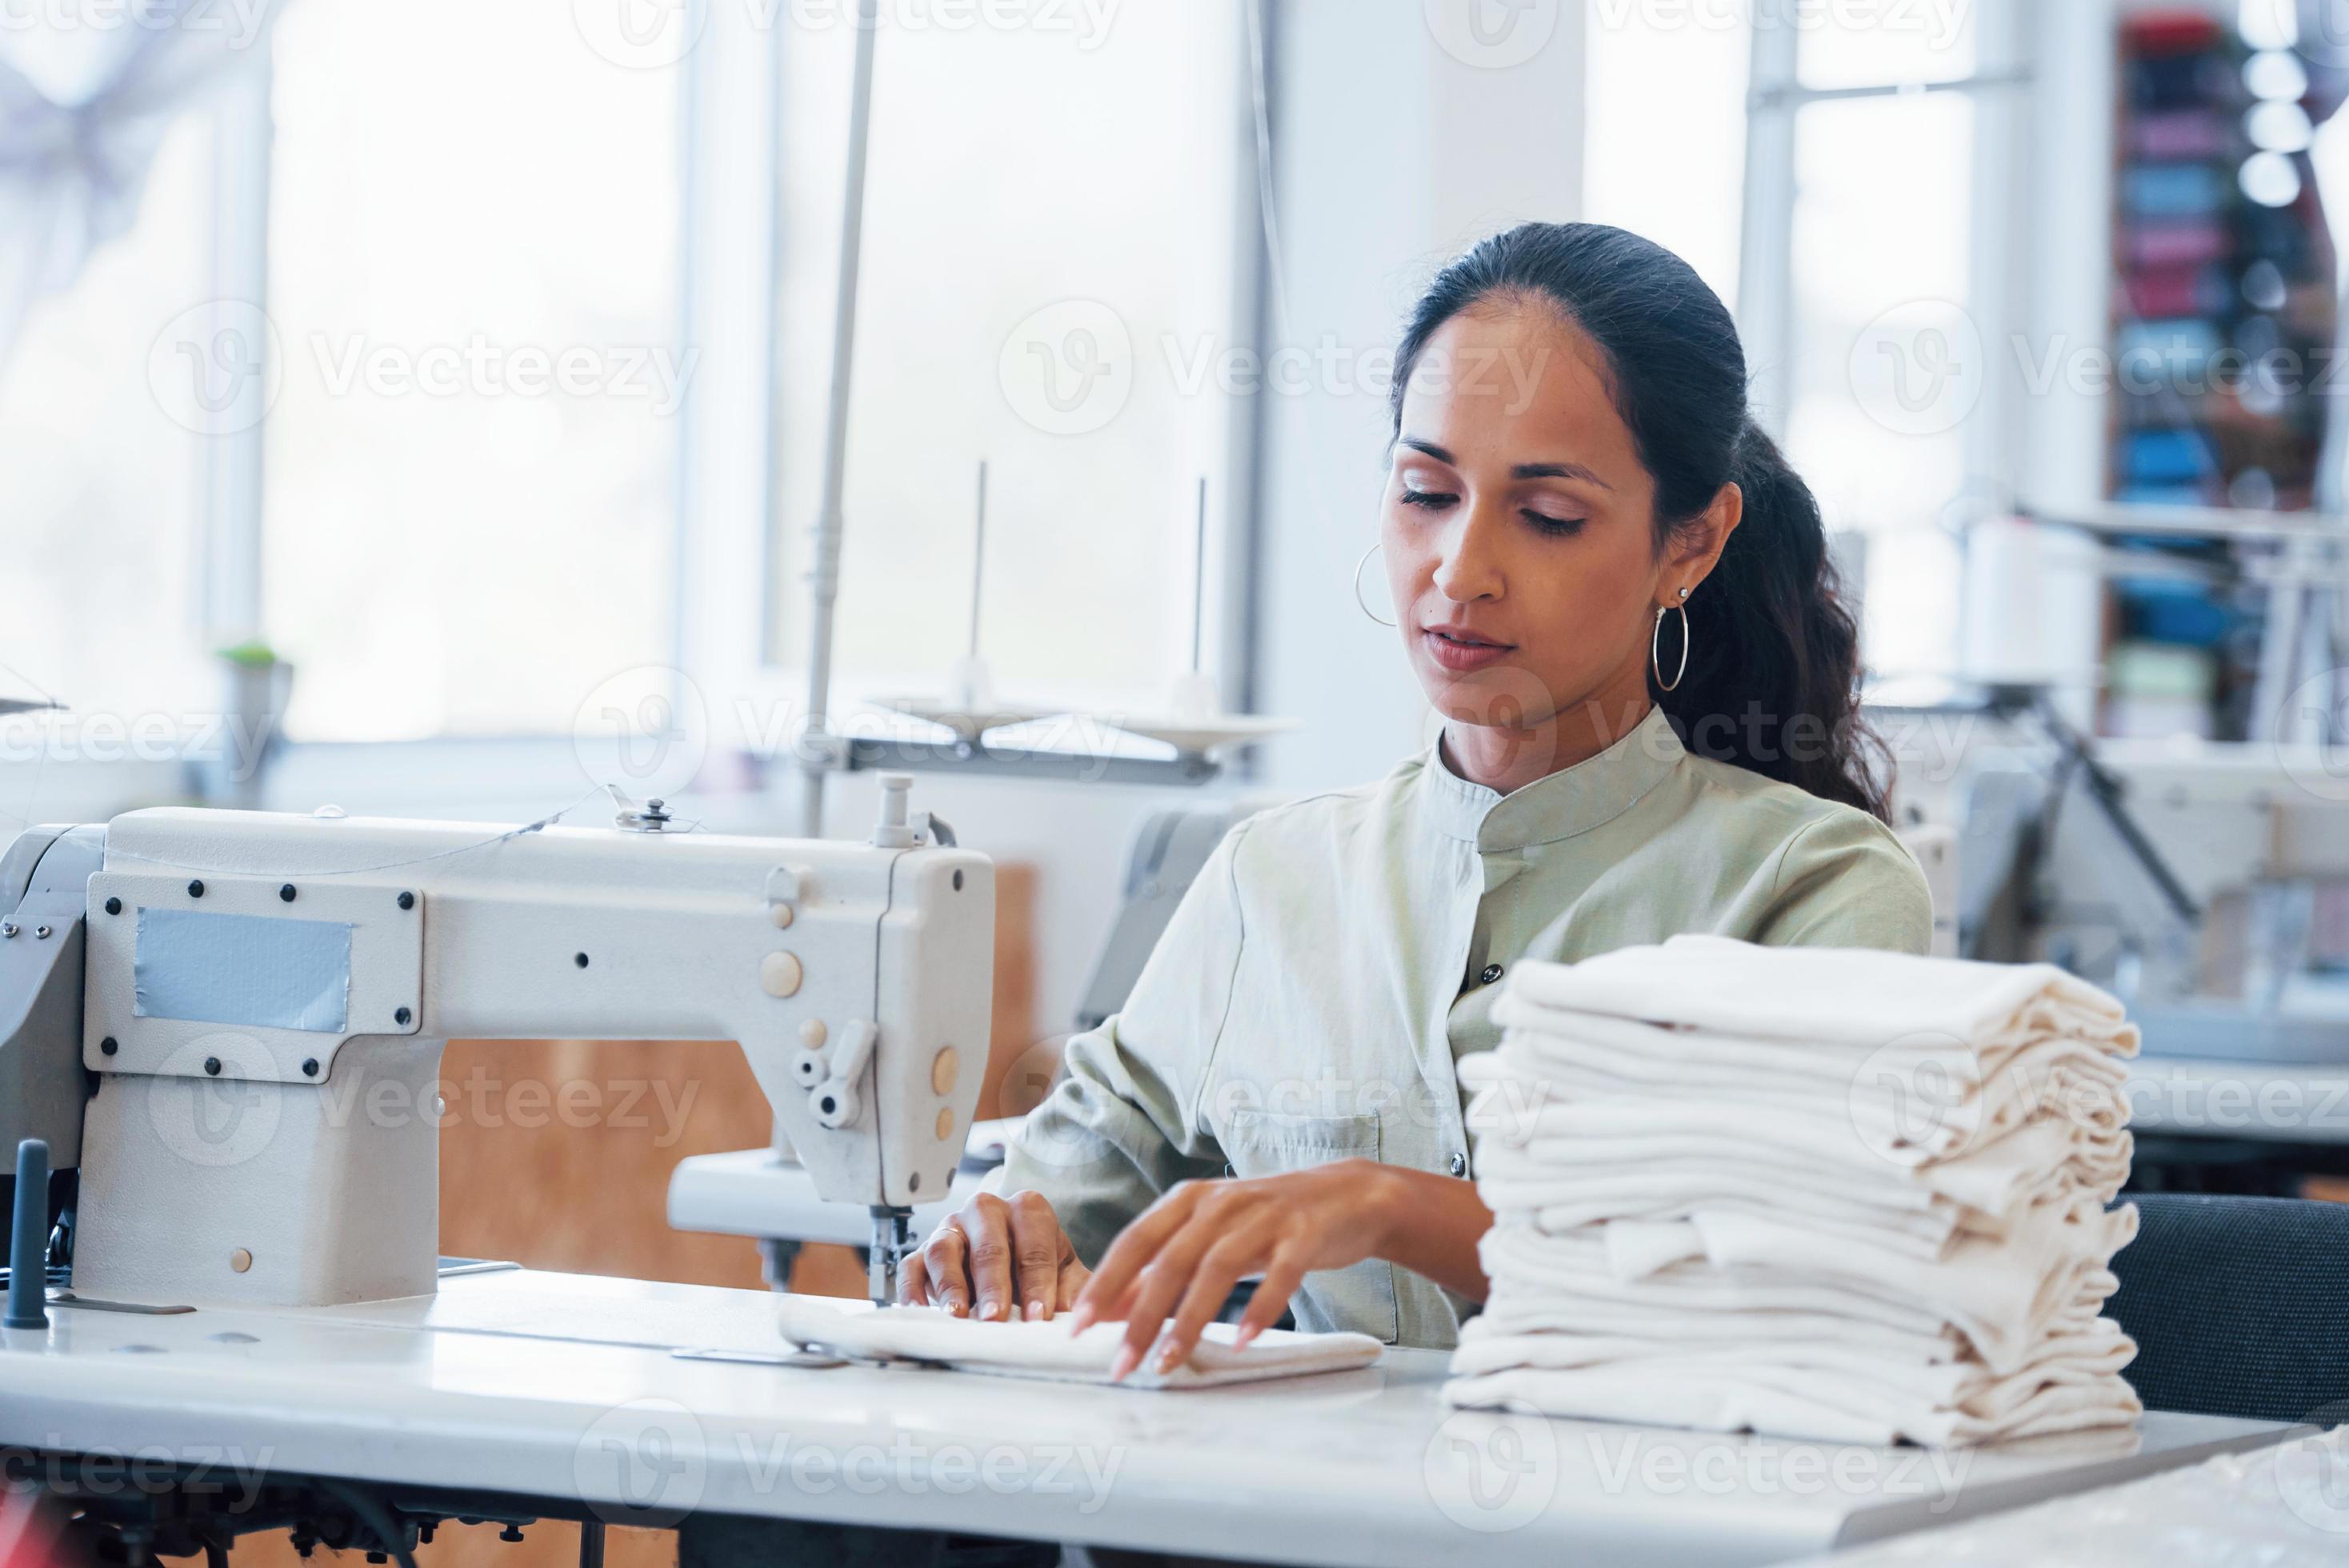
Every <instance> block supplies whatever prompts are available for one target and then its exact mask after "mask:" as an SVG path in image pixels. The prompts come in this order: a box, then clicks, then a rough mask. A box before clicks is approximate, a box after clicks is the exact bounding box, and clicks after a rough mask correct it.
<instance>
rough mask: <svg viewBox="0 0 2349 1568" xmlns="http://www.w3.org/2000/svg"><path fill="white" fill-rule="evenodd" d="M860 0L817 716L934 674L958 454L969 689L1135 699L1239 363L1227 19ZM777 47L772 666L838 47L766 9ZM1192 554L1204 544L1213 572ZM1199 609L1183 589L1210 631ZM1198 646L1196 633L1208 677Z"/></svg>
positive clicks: (1244, 380) (1220, 511) (844, 104)
mask: <svg viewBox="0 0 2349 1568" xmlns="http://www.w3.org/2000/svg"><path fill="white" fill-rule="evenodd" d="M840 9H841V10H842V11H843V12H845V11H846V10H847V7H846V6H844V5H843V7H840ZM1096 9H1098V12H1099V16H1100V19H1101V26H1100V30H1098V31H1096V30H1094V23H1093V21H1092V20H1091V18H1092V17H1093V15H1094V14H1095V10H1096ZM818 10H819V11H820V10H821V8H818ZM881 11H882V16H883V22H882V26H881V27H880V29H879V32H878V34H877V36H876V39H875V46H876V53H875V71H874V117H873V135H872V157H871V171H870V176H869V181H868V187H867V198H866V201H867V205H866V211H865V229H864V278H863V289H862V304H861V308H860V311H859V315H858V321H857V340H856V361H855V391H854V401H853V405H852V413H851V419H850V428H849V436H850V450H849V464H848V470H847V484H846V495H845V506H844V511H845V515H846V535H845V549H844V554H843V587H842V592H841V595H840V601H839V622H838V640H837V648H838V658H837V665H836V668H837V670H838V672H839V680H838V687H839V696H840V701H839V704H838V707H837V711H839V712H840V713H841V714H843V717H844V716H846V715H847V714H848V713H849V712H851V711H852V710H853V709H854V701H853V700H852V699H854V697H855V696H860V695H865V696H869V695H874V694H877V693H881V692H885V691H905V690H914V691H921V690H925V689H927V690H939V689H942V688H943V686H944V682H945V679H946V676H947V670H948V666H949V665H950V664H951V662H952V661H953V660H954V658H955V657H956V656H957V655H960V654H961V653H963V651H964V649H965V645H966V641H967V638H968V624H969V615H970V583H971V576H970V573H971V560H972V536H973V520H974V492H975V488H976V474H977V470H978V464H979V462H980V461H981V460H982V459H984V460H985V461H986V462H987V463H988V467H989V501H990V504H989V509H988V525H987V560H986V580H985V593H984V601H983V605H982V609H981V626H980V651H981V653H982V654H983V655H985V656H986V657H987V658H988V661H989V662H990V664H991V665H992V666H993V669H994V673H995V676H996V686H997V695H998V696H999V697H1002V698H1005V699H1008V700H1018V699H1028V698H1034V699H1036V700H1040V701H1043V702H1048V703H1050V702H1066V703H1071V704H1081V705H1100V706H1104V707H1113V706H1120V705H1123V706H1127V707H1143V706H1150V707H1164V702H1165V694H1166V692H1167V689H1168V687H1169V686H1170V685H1171V683H1172V682H1173V680H1174V677H1175V676H1178V675H1179V674H1181V673H1182V672H1183V671H1184V670H1185V668H1186V667H1187V665H1188V661H1189V658H1190V646H1191V627H1192V583H1193V580H1194V577H1195V569H1194V562H1193V552H1194V548H1195V543H1194V542H1195V515H1196V506H1197V484H1198V481H1199V480H1200V479H1201V478H1202V477H1203V476H1204V477H1205V478H1206V480H1207V481H1208V494H1209V506H1210V513H1211V524H1210V530H1211V533H1212V534H1213V535H1214V536H1215V537H1216V539H1217V540H1218V541H1219V542H1220V541H1221V539H1222V537H1223V534H1224V531H1225V522H1226V519H1227V518H1229V517H1231V516H1233V515H1234V514H1235V512H1236V510H1237V502H1238V501H1239V500H1240V498H1239V497H1238V496H1237V494H1236V490H1237V485H1236V482H1235V479H1234V476H1233V474H1232V473H1231V471H1230V469H1229V466H1228V465H1229V461H1230V458H1229V454H1230V451H1231V449H1232V446H1233V442H1232V440H1231V436H1232V430H1233V420H1234V407H1235V398H1236V396H1242V395H1245V392H1246V390H1247V387H1248V384H1249V382H1250V378H1251V377H1252V376H1254V375H1255V374H1256V372H1255V370H1254V369H1253V367H1252V365H1251V362H1250V361H1249V360H1248V358H1247V348H1248V344H1247V338H1246V336H1245V335H1243V333H1242V332H1241V331H1240V329H1239V325H1238V323H1239V317H1240V310H1241V299H1240V293H1239V285H1237V284H1235V282H1234V280H1235V277H1236V276H1243V277H1244V276H1245V275H1246V274H1247V273H1248V272H1249V271H1250V263H1249V260H1248V257H1249V256H1250V254H1251V251H1250V250H1249V249H1248V248H1247V247H1248V246H1251V245H1252V244H1253V239H1254V236H1253V232H1252V231H1242V230H1239V229H1237V227H1236V225H1237V224H1238V223H1239V222H1242V221H1243V216H1242V214H1243V211H1244V209H1243V207H1242V204H1241V191H1242V189H1243V188H1242V186H1241V184H1240V183H1239V181H1240V180H1241V178H1242V172H1243V167H1244V166H1243V163H1242V150H1241V149H1242V138H1243V137H1244V135H1245V133H1246V120H1245V118H1244V115H1243V113H1242V112H1241V106H1242V103H1243V99H1242V98H1241V97H1240V94H1241V84H1242V81H1243V79H1244V77H1243V62H1244V57H1243V54H1242V52H1241V51H1242V40H1243V37H1244V35H1243V34H1242V32H1241V30H1240V28H1241V16H1240V6H1239V5H1238V4H1237V0H1213V3H1207V0H1183V3H1181V4H1159V5H1125V6H1119V7H1102V8H1089V7H1082V6H1071V7H1065V8H1063V7H1055V6H1041V5H1037V6H1024V7H1023V6H1017V5H1014V6H1006V7H972V8H969V11H968V25H966V26H954V27H949V26H927V27H920V28H917V27H915V26H909V25H908V20H909V19H910V18H913V17H916V16H917V15H925V14H926V8H925V7H913V6H898V5H884V6H883V7H882V8H881ZM784 15H786V16H789V15H792V13H791V12H790V11H789V10H786V12H785V13H784ZM940 15H944V13H940ZM996 15H999V16H1001V17H1002V18H1005V19H1006V20H1007V21H1008V23H1009V24H1010V25H990V22H989V20H988V18H989V17H990V16H996ZM783 43H784V49H785V54H784V60H785V70H786V80H785V88H784V95H783V101H784V114H785V124H784V130H783V136H784V143H783V145H784V153H785V156H784V167H785V177H784V185H785V192H784V195H785V205H784V228H783V232H784V240H783V245H784V254H783V275H782V284H781V286H782V290H783V312H782V316H783V325H782V356H781V366H782V377H781V391H782V407H781V459H782V460H781V469H780V472H781V484H782V499H781V509H782V527H781V528H780V529H779V530H778V533H777V543H778V545H779V547H780V548H779V549H778V551H777V552H776V554H777V560H776V562H775V565H776V566H777V567H778V569H779V574H778V576H777V578H776V592H775V594H774V599H773V603H775V605H776V606H777V617H778V618H777V623H776V624H775V625H774V627H773V640H772V646H771V653H772V656H773V657H774V659H775V660H776V661H777V662H778V663H781V664H783V665H799V664H801V663H802V661H803V659H804V656H805V643H806V637H807V632H806V627H805V606H806V603H807V597H806V590H805V587H804V583H803V577H804V573H805V572H806V569H807V550H806V546H807V536H808V531H809V529H810V528H811V527H812V525H813V524H814V522H815V521H816V516H817V511H818V501H819V498H820V480H821V474H822V467H823V435H824V396H825V392H826V384H827V375H826V371H827V367H828V366H829V363H830V355H831V351H832V331H831V325H832V304H833V286H834V282H835V278H836V267H835V258H836V253H837V247H838V243H839V211H840V195H841V176H842V170H843V166H844V163H845V132H846V127H847V122H848V89H849V83H850V80H851V55H852V48H853V45H854V35H853V33H852V32H851V30H850V29H849V28H847V27H846V26H806V25H803V24H802V25H794V26H790V27H789V28H788V30H787V32H786V34H785V36H784V39H783ZM1246 221H1247V222H1253V220H1252V218H1250V219H1247V220H1246ZM1265 378H1266V379H1269V373H1268V372H1267V373H1266V375H1265ZM1218 549H1220V543H1219V544H1218ZM1219 571H1220V559H1219V557H1217V556H1211V559H1210V562H1209V566H1208V573H1207V575H1208V581H1209V583H1211V585H1212V584H1214V583H1216V582H1217V581H1218V574H1219ZM1221 608H1222V606H1221V605H1220V603H1218V602H1217V600H1216V598H1215V597H1214V596H1213V593H1212V587H1211V597H1210V600H1209V603H1208V606H1207V616H1208V619H1207V624H1208V625H1209V626H1210V627H1213V626H1214V625H1216V617H1217V615H1218V614H1219V613H1220V611H1221ZM1214 654H1215V645H1214V642H1213V640H1212V634H1211V637H1210V641H1209V643H1208V647H1207V656H1208V661H1209V664H1210V673H1214V672H1213V667H1212V666H1213V660H1214Z"/></svg>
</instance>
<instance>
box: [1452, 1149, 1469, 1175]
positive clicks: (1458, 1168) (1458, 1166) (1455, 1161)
mask: <svg viewBox="0 0 2349 1568" xmlns="http://www.w3.org/2000/svg"><path fill="white" fill-rule="evenodd" d="M1452 1173H1453V1174H1454V1176H1465V1175H1467V1174H1468V1156H1466V1155H1465V1154H1460V1153H1456V1152H1455V1153H1454V1155H1453V1156H1452Z"/></svg>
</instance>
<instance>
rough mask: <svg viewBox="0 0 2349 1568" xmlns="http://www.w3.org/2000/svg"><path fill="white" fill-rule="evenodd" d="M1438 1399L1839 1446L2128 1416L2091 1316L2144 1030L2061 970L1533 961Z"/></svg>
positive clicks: (2107, 1331)
mask: <svg viewBox="0 0 2349 1568" xmlns="http://www.w3.org/2000/svg"><path fill="white" fill-rule="evenodd" d="M1494 1015H1495V1017H1496V1018H1498V1019H1499V1020H1500V1021H1501V1022H1502V1023H1503V1024H1504V1026H1505V1031H1506V1032H1505V1034H1504V1036H1503V1038H1502V1042H1501V1045H1500V1047H1499V1048H1497V1049H1495V1050H1494V1051H1491V1052H1487V1053H1485V1054H1483V1055H1481V1056H1477V1057H1470V1058H1468V1059H1466V1060H1464V1062H1463V1063H1462V1064H1461V1072H1460V1076H1461V1080H1462V1082H1463V1083H1464V1084H1465V1085H1466V1086H1468V1087H1469V1088H1470V1089H1471V1090H1472V1091H1473V1099H1472V1101H1471V1104H1470V1107H1469V1125H1470V1127H1471V1129H1472V1130H1474V1131H1475V1135H1476V1139H1477V1145H1476V1147H1477V1157H1476V1164H1477V1186H1478V1191H1479V1193H1480V1195H1482V1196H1483V1197H1484V1199H1485V1202H1486V1203H1487V1205H1488V1206H1490V1207H1491V1208H1492V1210H1493V1212H1494V1215H1495V1223H1494V1226H1493V1228H1492V1230H1491V1231H1489V1232H1488V1233H1486V1234H1485V1237H1484V1238H1483V1241H1482V1242H1481V1243H1480V1244H1479V1255H1480V1257H1481V1259H1482V1261H1483V1262H1484V1264H1485V1274H1486V1275H1487V1277H1488V1278H1489V1280H1490V1281H1491V1284H1492V1291H1491V1294H1490V1296H1489V1298H1488V1301H1487V1305H1486V1307H1485V1314H1484V1315H1483V1316H1482V1317H1480V1318H1478V1319H1477V1320H1475V1322H1474V1323H1472V1324H1471V1325H1469V1326H1467V1327H1466V1328H1465V1329H1464V1331H1463V1334H1462V1336H1461V1341H1460V1345H1459V1347H1458V1350H1457V1351H1456V1353H1455V1355H1454V1360H1453V1371H1454V1377H1453V1379H1452V1381H1451V1382H1450V1383H1448V1384H1447V1385H1446V1386H1445V1390H1444V1393H1445V1398H1447V1399H1449V1400H1450V1401H1452V1402H1453V1403H1454V1404H1462V1405H1477V1406H1501V1407H1506V1408H1516V1409H1523V1410H1530V1411H1540V1412H1547V1413H1550V1414H1555V1415H1566V1416H1578V1417H1596V1418H1614V1419H1624V1420H1637V1421H1646V1422H1666V1423H1672V1424H1680V1425H1692V1426H1703V1427H1721V1428H1729V1429H1735V1428H1739V1427H1752V1428H1754V1429H1760V1430H1766V1431H1771V1432H1775V1433H1782V1434H1790V1435H1795V1436H1801V1437H1806V1438H1813V1439H1831V1440H1838V1441H1861V1442H1873V1443H1887V1442H1893V1441H1900V1440H1908V1441H1917V1442H1927V1443H1975V1442H1986V1441H1994V1440H1999V1439H2007V1438H2012V1437H2019V1436H2025V1435H2032V1434H2036V1433H2043V1432H2058V1431H2069V1430H2075V1429H2081V1428H2085V1427H2093V1426H2105V1425H2113V1424H2117V1423H2123V1422H2126V1421H2127V1420H2129V1419H2131V1418H2134V1417H2135V1416H2136V1415H2137V1412H2138V1408H2139V1407H2138V1405H2137V1398H2136V1396H2135V1395H2134V1393H2133V1392H2131V1390H2130V1389H2129V1387H2128V1385H2127V1382H2125V1381H2124V1380H2123V1379H2122V1378H2121V1377H2120V1372H2121V1369H2122V1368H2123V1367H2126V1366H2127V1364H2128V1362H2129V1360H2130V1359H2131V1358H2132V1357H2134V1356H2135V1354H2136V1346H2134V1345H2133V1344H2132V1343H2131V1342H2130V1341H2129V1339H2128V1338H2127V1336H2125V1335H2123V1334H2122V1333H2121V1332H2120V1331H2119V1329H2118V1328H2117V1327H2116V1326H2115V1325H2114V1324H2112V1323H2111V1322H2109V1321H2108V1320H2106V1319H2104V1318H2103V1317H2101V1316H2100V1315H2099V1314H2100V1312H2101V1311H2102V1308H2103V1305H2104V1303H2105V1301H2106V1298H2107V1297H2108V1296H2109V1295H2111V1294H2112V1292H2113V1291H2114V1290H2115V1289H2116V1288H2117V1283H2118V1282H2117V1281H2116V1279H2115V1278H2114V1276H2113V1274H2112V1272H2111V1270H2110V1268H2109V1267H2108V1266H2107V1265H2108V1264H2109V1263H2110V1261H2111V1258H2112V1255H2113V1253H2114V1252H2116V1250H2117V1249H2118V1248H2119V1247H2121V1246H2122V1245H2124V1244H2126V1243H2127V1241H2128V1239H2129V1238H2130V1237H2131V1236H2132V1235H2134V1234H2135V1232H2136V1222H2137V1212H2136V1210H2135V1209H2133V1208H2128V1207H2123V1208H2120V1209H2117V1210H2107V1209H2106V1204H2107V1203H2108V1202H2111V1201H2112V1200H2113V1198H2114V1197H2115V1196H2116V1194H2117V1192H2118V1191H2119V1190H2120V1188H2121V1186H2122V1185H2123V1184H2124V1183H2125V1182H2126V1181H2127V1175H2128V1163H2129V1157H2130V1154H2131V1152H2132V1144H2131V1140H2130V1138H2129V1134H2128V1132H2127V1127H2126V1121H2127V1104H2126V1101H2125V1100H2124V1099H2123V1098H2122V1096H2121V1094H2120V1092H2119V1090H2120V1085H2121V1083H2122V1081H2123V1076H2124V1069H2123V1068H2122V1066H2121V1058H2122V1057H2126V1056H2127V1055H2129V1054H2131V1053H2133V1052H2134V1051H2135V1049H2136V1047H2137V1038H2136V1031H2135V1030H2134V1028H2133V1027H2131V1026H2129V1025H2128V1024H2127V1021H2126V1019H2125V1018H2124V1017H2123V1016H2122V1014H2121V1009H2120V1007H2119V1005H2118V1004H2117V1003H2116V1002H2114V1001H2113V1000H2112V998H2110V997H2108V996H2106V995H2104V994H2103V993H2102V992H2100V991H2097V990H2095V988H2094V987H2093V986H2088V985H2084V984H2083V983H2081V982H2079V981H2077V980H2075V979H2074V978H2072V977H2071V976H2069V975H2064V974H2063V973H2062V972H2060V971H2056V970H2053V969H2049V968H2046V967H2044V966H2036V967H2032V966H2026V967H2023V968H2021V969H2016V968H2010V967H2006V966H2001V965H1966V964H1953V963H1951V962H1949V961H1944V960H1931V959H1915V958H1909V957H1906V956H1903V955H1899V954H1881V953H1859V952H1834V951H1826V950H1817V949H1761V948H1754V947H1752V946H1749V945H1748V944H1743V943H1735V942H1728V941H1725V940H1722V939H1715V938H1676V939H1674V940H1673V941H1671V942H1670V943H1667V944H1664V945H1663V946H1661V947H1649V948H1635V949H1627V950H1624V951H1622V952H1619V953H1616V954H1607V955H1605V956H1602V957H1599V958H1595V959H1590V960H1587V961H1585V962H1584V963H1582V964H1580V965H1574V966H1573V967H1571V968H1568V967H1566V966H1563V965H1543V964H1520V965H1518V967H1517V969H1516V973H1515V976H1514V978H1513V980H1512V983H1511V988H1510V991H1509V993H1508V995H1506V996H1505V997H1504V998H1503V999H1502V1000H1501V1001H1500V1002H1499V1003H1498V1004H1497V1005H1496V1006H1495V1009H1494Z"/></svg>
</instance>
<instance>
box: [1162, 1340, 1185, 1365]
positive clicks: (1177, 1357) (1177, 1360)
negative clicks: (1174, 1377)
mask: <svg viewBox="0 0 2349 1568" xmlns="http://www.w3.org/2000/svg"><path fill="white" fill-rule="evenodd" d="M1181 1365H1183V1347H1182V1346H1179V1345H1177V1344H1175V1343H1174V1341H1173V1340H1171V1339H1170V1340H1168V1341H1167V1342H1166V1345H1165V1347H1164V1349H1162V1350H1160V1351H1159V1352H1158V1369H1159V1370H1160V1371H1161V1372H1172V1371H1174V1368H1176V1367H1180V1366H1181Z"/></svg>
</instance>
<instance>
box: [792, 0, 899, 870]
mask: <svg viewBox="0 0 2349 1568" xmlns="http://www.w3.org/2000/svg"><path fill="white" fill-rule="evenodd" d="M878 5H879V0H860V4H859V5H858V6H857V9H856V85H855V88H854V94H853V96H852V98H851V99H850V103H849V110H848V187H847V193H846V195H845V197H844V198H843V201H842V203H841V216H840V282H839V294H838V296H837V298H836V299H835V300H834V302H833V316H832V397H831V402H830V405H829V407H828V408H827V411H826V413H825V418H824V448H823V506H822V509H821V511H819V512H818V513H817V516H816V525H815V549H814V552H813V553H814V559H813V561H812V563H811V564H810V565H809V567H808V583H809V585H810V590H811V593H810V597H811V600H812V608H813V614H812V615H811V616H810V618H809V624H810V633H809V639H808V716H807V733H806V740H807V741H808V742H811V743H812V744H803V745H802V747H801V749H800V762H801V767H802V770H803V774H804V778H805V779H806V789H805V790H804V791H803V793H802V801H801V828H802V836H803V837H806V838H811V839H815V838H821V837H823V781H824V774H825V773H826V772H827V771H829V770H830V769H831V767H832V758H831V755H830V748H829V747H828V746H826V745H825V744H824V742H823V734H824V731H825V730H826V728H827V727H829V722H830V717H831V716H830V709H831V706H832V639H833V604H834V603H835V602H836V601H837V600H838V599H839V597H840V538H841V533H842V531H843V519H842V516H841V495H842V492H843V490H845V489H846V487H847V469H848V391H849V382H850V373H851V371H852V370H853V368H854V362H855V356H856V284H857V273H858V268H859V265H860V263H861V261H862V255H863V248H864V165H865V155H866V152H867V150H868V146H869V142H870V132H871V129H872V125H873V41H874V35H875V34H876V33H878V32H879V30H880V16H879V14H878V10H877V6H878Z"/></svg>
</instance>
